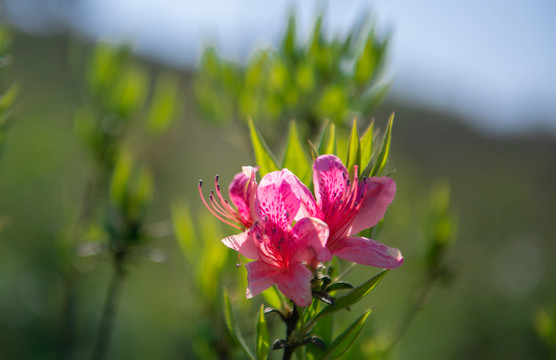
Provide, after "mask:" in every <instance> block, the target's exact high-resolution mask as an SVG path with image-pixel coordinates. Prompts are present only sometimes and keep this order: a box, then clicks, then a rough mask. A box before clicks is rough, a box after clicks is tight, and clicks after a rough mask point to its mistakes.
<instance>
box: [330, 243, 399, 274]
mask: <svg viewBox="0 0 556 360" xmlns="http://www.w3.org/2000/svg"><path fill="white" fill-rule="evenodd" d="M330 251H332V253H333V254H334V255H336V256H337V257H339V258H342V259H345V260H349V261H353V262H355V263H358V264H362V265H369V266H376V267H379V268H383V269H395V268H397V267H399V266H400V265H401V264H402V263H403V256H402V254H401V252H400V250H398V249H396V248H391V247H388V246H386V245H384V244H382V243H379V242H378V241H375V240H371V239H367V238H364V237H345V238H342V239H338V240H336V242H335V243H334V246H333V248H332V249H330Z"/></svg>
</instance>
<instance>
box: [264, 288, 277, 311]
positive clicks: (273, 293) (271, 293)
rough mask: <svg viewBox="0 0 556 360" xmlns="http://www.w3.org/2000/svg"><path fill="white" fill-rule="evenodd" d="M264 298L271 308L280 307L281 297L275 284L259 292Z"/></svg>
mask: <svg viewBox="0 0 556 360" xmlns="http://www.w3.org/2000/svg"><path fill="white" fill-rule="evenodd" d="M261 294H262V295H263V297H264V299H265V301H266V302H267V303H268V305H270V306H271V307H273V308H277V309H279V308H281V307H282V299H281V298H280V296H281V294H280V292H279V291H278V289H277V288H276V286H271V287H270V288H268V289H266V290H265V291H263V292H262V293H261Z"/></svg>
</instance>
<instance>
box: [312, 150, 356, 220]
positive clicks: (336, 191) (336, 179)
mask: <svg viewBox="0 0 556 360" xmlns="http://www.w3.org/2000/svg"><path fill="white" fill-rule="evenodd" d="M348 177H349V175H348V172H347V169H346V167H345V166H344V164H342V161H341V160H340V159H339V158H338V157H337V156H335V155H321V156H319V157H318V158H317V159H316V160H315V163H314V164H313V184H314V187H315V197H316V199H317V204H318V206H319V207H320V208H321V209H322V210H323V211H324V212H326V211H327V210H328V209H329V208H330V207H331V206H334V202H335V201H336V200H337V199H339V198H340V197H341V196H342V195H343V193H344V191H345V187H346V179H348Z"/></svg>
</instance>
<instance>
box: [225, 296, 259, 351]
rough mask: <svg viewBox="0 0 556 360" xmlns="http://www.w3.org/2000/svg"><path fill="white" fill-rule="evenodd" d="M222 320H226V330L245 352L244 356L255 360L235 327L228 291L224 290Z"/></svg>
mask: <svg viewBox="0 0 556 360" xmlns="http://www.w3.org/2000/svg"><path fill="white" fill-rule="evenodd" d="M224 318H225V320H226V327H227V328H228V331H229V332H230V335H232V338H233V339H234V340H235V341H236V342H237V343H238V344H239V345H240V346H241V348H242V349H243V351H244V352H245V354H246V355H247V357H248V358H249V359H251V360H255V356H253V353H252V352H251V350H250V349H249V347H248V346H247V344H246V343H245V340H244V339H243V336H242V335H241V332H240V330H239V327H238V326H237V323H236V321H235V317H234V313H233V309H232V303H231V301H230V296H229V295H228V291H226V290H225V289H224Z"/></svg>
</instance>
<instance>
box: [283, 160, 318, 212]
mask: <svg viewBox="0 0 556 360" xmlns="http://www.w3.org/2000/svg"><path fill="white" fill-rule="evenodd" d="M282 173H283V179H284V181H286V182H287V183H288V184H290V187H291V191H292V192H293V193H294V194H295V196H296V197H297V198H298V199H299V202H300V204H299V205H300V207H299V210H298V212H297V214H296V216H295V220H296V221H297V220H299V219H302V218H304V217H316V216H317V215H318V207H317V203H316V202H315V198H314V197H313V194H312V193H311V191H310V190H309V189H308V188H307V186H305V184H303V183H302V182H301V180H299V178H298V177H297V176H295V175H294V174H293V173H292V172H291V171H290V170H288V169H283V170H282Z"/></svg>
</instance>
